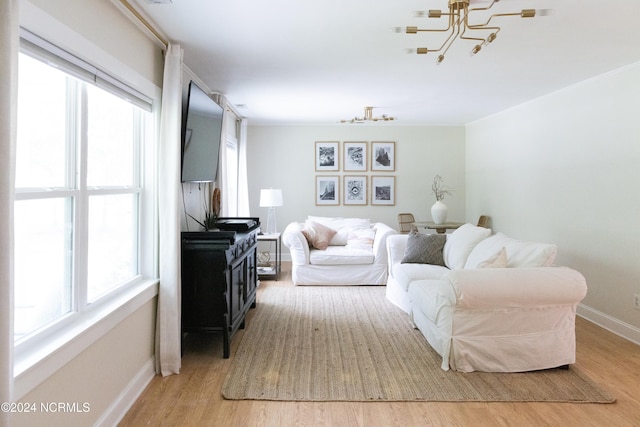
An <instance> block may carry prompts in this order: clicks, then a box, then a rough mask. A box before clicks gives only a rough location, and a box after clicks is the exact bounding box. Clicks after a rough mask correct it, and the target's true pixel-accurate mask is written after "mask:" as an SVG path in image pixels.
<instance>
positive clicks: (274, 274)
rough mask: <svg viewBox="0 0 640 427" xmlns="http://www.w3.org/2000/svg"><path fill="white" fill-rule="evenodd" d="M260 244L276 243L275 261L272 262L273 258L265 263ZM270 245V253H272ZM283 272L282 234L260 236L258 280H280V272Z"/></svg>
mask: <svg viewBox="0 0 640 427" xmlns="http://www.w3.org/2000/svg"><path fill="white" fill-rule="evenodd" d="M260 242H274V243H275V260H271V256H269V257H268V259H267V260H266V261H265V260H263V259H262V254H263V252H262V250H261V249H260ZM270 251H271V245H269V252H267V254H270V253H271V252H270ZM281 270H282V235H281V234H280V233H271V234H258V279H264V280H278V278H279V277H280V271H281Z"/></svg>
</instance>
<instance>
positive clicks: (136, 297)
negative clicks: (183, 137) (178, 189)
mask: <svg viewBox="0 0 640 427" xmlns="http://www.w3.org/2000/svg"><path fill="white" fill-rule="evenodd" d="M20 46H21V47H20V53H21V54H27V55H29V56H31V57H36V59H39V60H41V61H42V60H43V56H42V55H43V52H44V54H45V57H46V59H45V61H44V62H45V63H47V62H51V61H52V60H53V61H55V59H56V58H59V59H60V60H61V63H60V64H58V63H57V62H56V63H55V64H56V66H55V68H62V69H63V71H65V72H67V74H71V75H72V76H73V77H78V75H76V74H77V73H76V72H69V71H68V69H69V64H72V67H71V69H72V71H73V70H75V68H74V67H75V66H79V67H80V68H81V69H82V67H85V68H84V70H85V71H87V69H88V70H89V72H93V75H94V77H93V79H92V78H89V79H87V78H83V77H81V78H80V80H84V81H85V82H86V84H94V85H95V86H98V87H99V88H101V89H106V90H107V91H108V92H111V93H112V94H115V95H116V96H118V97H120V98H122V99H125V100H126V101H129V102H130V103H132V104H134V105H136V106H138V107H141V106H142V107H144V108H143V109H144V110H147V111H149V114H148V115H147V116H146V117H144V118H142V120H141V121H138V122H136V123H137V125H136V132H137V133H138V134H139V136H140V140H139V144H138V146H137V149H136V152H135V153H134V156H135V160H136V161H135V162H134V164H135V165H136V170H135V171H134V175H135V176H136V181H135V182H134V183H133V185H131V186H117V187H114V188H110V187H86V188H84V189H83V188H80V186H79V185H75V184H74V186H73V187H74V188H55V189H42V188H21V189H18V188H16V191H15V200H16V202H18V201H22V200H31V199H43V198H60V197H71V198H76V201H77V198H79V197H85V198H86V200H85V202H86V203H85V204H84V206H85V209H86V207H87V206H88V201H89V198H90V197H91V196H95V195H97V196H101V195H112V194H132V195H134V196H135V197H136V198H137V199H138V200H137V204H136V206H137V210H138V215H137V220H138V225H137V231H136V233H137V236H138V238H137V248H136V250H137V260H138V275H136V276H134V277H132V278H130V280H127V281H125V282H124V283H123V284H121V285H119V286H118V287H117V288H116V289H113V290H111V291H110V292H108V293H106V294H104V295H101V296H99V297H97V298H96V299H95V300H93V301H88V299H87V291H88V287H87V286H88V283H87V282H86V281H84V283H83V284H82V285H81V286H80V287H79V289H77V290H72V301H71V311H70V312H68V313H65V314H63V315H62V316H60V317H58V318H57V319H55V320H54V321H53V322H50V323H49V324H48V325H47V326H46V327H44V328H41V329H39V330H37V331H36V332H34V333H31V334H28V336H27V337H26V338H25V339H20V340H18V341H15V342H14V377H15V390H14V391H15V395H16V398H20V397H21V396H23V395H24V394H26V393H27V392H28V391H30V390H31V389H33V388H34V387H35V386H37V385H38V384H40V383H41V382H42V381H44V380H45V379H46V378H48V377H49V376H50V375H51V374H52V373H54V372H55V371H56V370H58V369H59V368H60V367H61V366H63V365H64V364H65V363H67V362H68V361H70V360H71V359H72V358H74V357H75V356H77V355H78V354H80V353H81V352H82V351H83V350H85V349H86V348H88V347H89V346H90V345H92V344H93V343H94V342H96V341H97V340H98V339H100V338H101V337H102V336H104V334H106V333H107V332H108V331H109V330H111V329H112V328H113V327H115V326H117V325H118V324H119V323H120V322H121V321H122V320H124V318H126V317H127V316H128V315H130V314H132V313H133V312H135V311H136V310H138V309H139V308H141V307H142V306H143V305H144V304H146V303H147V302H149V301H150V300H152V299H153V298H155V297H156V296H157V294H158V237H157V203H156V200H157V185H156V155H157V154H156V138H155V135H156V130H157V124H158V122H159V120H158V116H159V111H158V108H156V107H157V106H158V105H159V102H157V101H158V100H159V98H160V89H159V88H157V87H156V86H153V85H152V89H153V93H152V94H151V96H147V95H143V94H142V93H141V92H138V91H137V90H135V89H132V88H130V87H129V86H128V85H126V84H125V83H122V81H121V80H119V79H118V78H116V77H114V76H115V75H117V74H109V73H106V72H104V71H101V70H99V69H98V68H96V67H94V66H93V65H91V64H89V63H87V62H85V61H84V60H81V59H79V58H77V57H75V56H73V55H71V54H69V53H68V52H66V51H64V50H62V49H60V48H58V47H56V46H54V45H53V44H51V43H49V42H48V41H45V40H44V39H41V38H39V37H38V36H35V35H33V34H32V33H30V32H28V31H26V30H24V29H21V40H20ZM34 46H35V48H34ZM59 54H62V56H58V55H59ZM50 65H51V64H50ZM80 74H82V73H80ZM105 82H106V83H105ZM146 89H147V91H148V89H149V87H146ZM128 91H130V92H128ZM83 92H84V90H83ZM83 96H84V100H85V103H84V105H85V106H86V93H85V94H84V95H83ZM132 99H133V100H134V101H133V102H132ZM85 108H86V107H85ZM85 113H86V112H85ZM136 114H137V115H138V116H140V115H141V114H142V113H136ZM84 117H86V115H84ZM83 139H84V141H78V142H77V143H78V144H85V147H84V148H85V149H81V150H80V152H81V153H86V143H87V141H86V136H85V137H84V138H83ZM67 148H68V143H67ZM67 151H71V153H69V152H68V153H67V156H71V157H72V158H68V160H69V161H73V162H78V161H80V162H82V161H85V162H86V154H85V159H84V160H82V159H76V157H75V153H76V152H77V151H76V150H67ZM85 164H86V163H85ZM70 178H71V177H68V178H67V179H70ZM74 181H75V178H74ZM69 183H70V182H68V183H67V184H69ZM80 206H82V204H81V203H77V202H76V203H73V207H72V209H73V210H74V215H77V214H78V212H77V211H78V209H80ZM82 217H83V216H82V215H80V216H76V217H75V219H74V221H78V218H82ZM87 218H88V216H85V218H84V222H85V224H81V225H78V224H75V226H74V230H75V231H74V235H73V241H74V246H75V248H74V252H78V251H84V255H83V256H84V266H80V267H79V266H78V265H76V264H79V263H76V262H75V261H74V262H73V267H72V268H73V269H74V275H77V271H76V269H77V268H85V269H86V267H87V253H86V251H87V243H88V224H86V222H87V221H86V219H87ZM81 221H83V220H81ZM82 240H84V242H85V243H84V244H83V243H82ZM74 259H77V256H76V255H74ZM84 277H85V278H86V277H87V276H86V274H85V275H84ZM72 287H73V286H72Z"/></svg>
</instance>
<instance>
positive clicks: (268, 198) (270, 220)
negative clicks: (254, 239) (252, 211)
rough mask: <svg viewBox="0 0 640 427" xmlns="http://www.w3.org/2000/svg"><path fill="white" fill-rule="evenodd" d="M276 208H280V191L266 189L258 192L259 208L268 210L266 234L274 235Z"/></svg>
mask: <svg viewBox="0 0 640 427" xmlns="http://www.w3.org/2000/svg"><path fill="white" fill-rule="evenodd" d="M276 206H282V190H281V189H279V188H278V189H275V188H267V189H262V190H260V207H261V208H269V214H268V216H267V228H266V230H265V233H266V234H275V233H277V231H276Z"/></svg>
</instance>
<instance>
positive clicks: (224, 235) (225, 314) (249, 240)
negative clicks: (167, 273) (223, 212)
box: [182, 226, 258, 358]
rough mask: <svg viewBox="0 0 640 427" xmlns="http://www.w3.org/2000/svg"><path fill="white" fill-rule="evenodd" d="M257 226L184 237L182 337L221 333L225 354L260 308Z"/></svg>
mask: <svg viewBox="0 0 640 427" xmlns="http://www.w3.org/2000/svg"><path fill="white" fill-rule="evenodd" d="M257 235H258V229H257V226H256V227H255V228H253V229H250V230H244V231H231V230H224V231H202V232H183V233H182V333H183V335H184V334H185V333H188V332H222V334H223V340H224V344H223V356H224V357H225V358H228V357H229V352H230V341H231V338H232V336H233V334H234V333H235V332H236V331H237V330H238V329H239V328H244V323H245V316H246V314H247V312H248V311H249V309H250V308H253V307H255V306H256V290H257V283H258V279H257V278H258V275H257V260H256V253H257V250H256V247H257Z"/></svg>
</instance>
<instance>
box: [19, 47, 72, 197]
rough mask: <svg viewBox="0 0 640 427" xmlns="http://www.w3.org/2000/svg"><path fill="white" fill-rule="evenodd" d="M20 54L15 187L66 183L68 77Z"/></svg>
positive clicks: (40, 186)
mask: <svg viewBox="0 0 640 427" xmlns="http://www.w3.org/2000/svg"><path fill="white" fill-rule="evenodd" d="M19 58H20V62H19V70H20V71H19V72H20V76H19V78H18V133H17V135H18V144H17V148H16V188H44V187H59V188H60V187H66V186H67V183H66V177H67V174H66V166H67V153H68V151H67V149H66V138H67V136H66V131H65V129H66V126H67V103H66V99H67V98H66V92H67V77H66V75H65V74H64V73H62V72H60V71H58V70H56V69H55V68H53V67H50V66H48V65H46V64H43V63H42V62H40V61H37V60H35V59H33V58H31V57H29V56H27V55H24V54H20V57H19Z"/></svg>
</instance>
